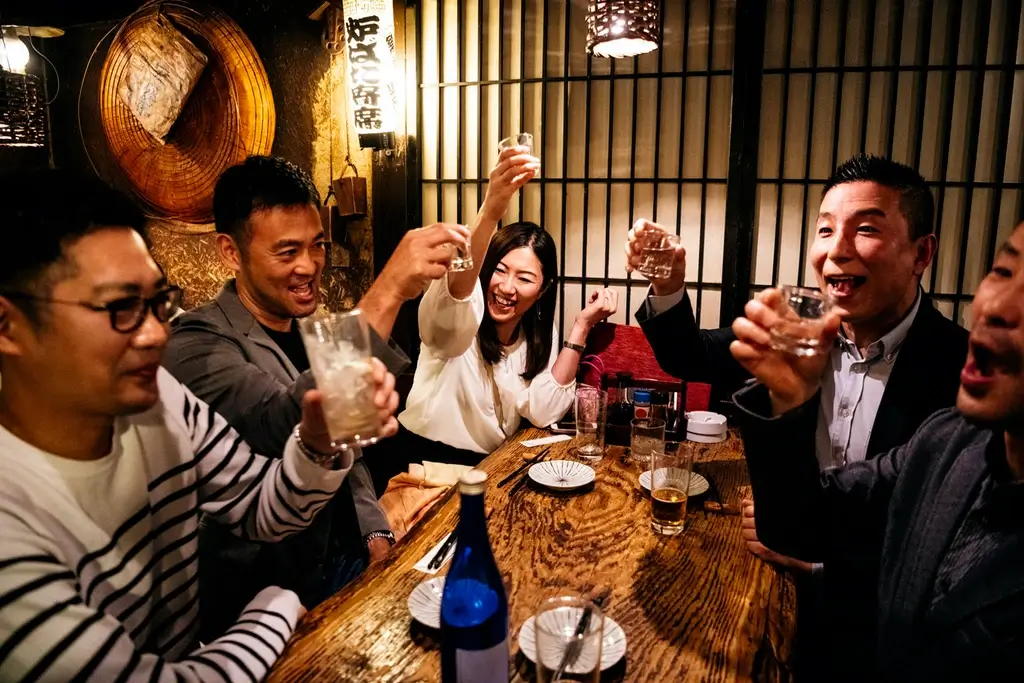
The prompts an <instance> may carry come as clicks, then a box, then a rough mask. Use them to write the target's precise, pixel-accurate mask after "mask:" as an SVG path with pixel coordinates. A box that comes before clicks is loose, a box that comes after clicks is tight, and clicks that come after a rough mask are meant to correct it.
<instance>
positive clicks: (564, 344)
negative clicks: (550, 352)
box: [562, 340, 587, 353]
mask: <svg viewBox="0 0 1024 683" xmlns="http://www.w3.org/2000/svg"><path fill="white" fill-rule="evenodd" d="M562 348H564V349H569V350H571V351H575V352H576V353H583V352H584V351H586V350H587V347H586V346H584V345H583V344H573V343H572V342H571V341H568V340H566V341H564V342H562Z"/></svg>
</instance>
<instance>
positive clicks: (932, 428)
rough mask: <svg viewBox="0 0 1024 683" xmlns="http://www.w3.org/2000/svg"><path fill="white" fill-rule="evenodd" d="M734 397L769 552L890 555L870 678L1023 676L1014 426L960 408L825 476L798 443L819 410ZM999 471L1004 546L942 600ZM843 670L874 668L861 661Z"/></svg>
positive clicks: (754, 394)
mask: <svg viewBox="0 0 1024 683" xmlns="http://www.w3.org/2000/svg"><path fill="white" fill-rule="evenodd" d="M735 402H736V404H737V406H738V407H739V408H740V411H741V412H740V414H739V416H738V417H739V423H740V426H741V430H742V432H743V440H744V446H745V449H746V455H747V464H748V467H749V469H750V479H751V484H752V485H753V489H754V499H755V500H756V501H757V507H756V514H757V531H758V536H759V537H760V538H761V540H762V541H763V542H764V544H765V545H767V546H768V547H770V548H773V549H775V550H777V551H778V552H781V553H785V554H789V555H793V556H796V557H804V558H806V557H811V558H820V557H825V558H827V559H826V561H832V562H847V561H849V558H850V555H851V550H855V549H863V548H864V547H865V546H869V545H873V544H875V543H877V544H878V545H879V547H881V553H880V554H879V556H880V557H881V562H880V566H879V573H878V579H877V584H876V586H877V592H876V597H877V604H878V621H877V630H876V632H875V643H876V651H875V652H876V657H875V661H874V670H873V671H870V670H869V671H868V672H866V673H863V674H862V676H863V678H864V679H865V680H871V681H879V680H883V681H889V680H921V681H924V680H928V681H946V680H956V681H967V680H983V679H991V680H1021V677H1024V571H1022V568H1024V485H1022V484H1012V483H1009V482H1008V479H1009V474H1008V470H1007V466H1006V461H1005V449H1004V446H1003V435H1002V432H994V431H993V430H992V429H989V428H986V427H985V426H981V425H975V424H971V423H970V422H968V421H967V420H966V419H965V418H964V417H963V415H961V414H960V413H959V412H958V411H957V410H955V409H947V410H944V411H939V412H937V413H935V414H934V415H933V416H932V417H931V418H929V419H928V420H926V421H925V422H924V423H923V424H922V425H921V427H920V429H918V430H917V432H916V433H915V434H914V436H913V437H912V438H911V439H910V441H908V442H907V443H906V444H904V445H903V446H900V447H899V448H894V449H892V450H890V451H888V452H887V453H884V454H881V455H879V456H878V457H875V458H872V459H870V460H866V461H864V462H857V463H853V464H850V465H847V466H845V467H841V468H833V469H829V470H826V471H825V472H824V473H821V474H819V472H818V464H817V459H816V458H815V456H814V452H813V450H812V449H810V448H799V447H798V444H797V443H796V442H794V441H793V439H792V438H791V435H792V434H793V433H794V432H795V431H796V430H798V429H801V428H803V429H807V424H806V423H807V422H809V421H812V420H813V419H814V410H813V409H807V408H806V407H805V408H802V409H798V410H796V411H793V413H790V414H787V415H785V416H782V417H780V418H775V419H765V418H764V417H763V416H766V415H770V414H771V409H770V405H769V403H768V398H767V392H766V391H765V390H764V388H763V387H760V386H758V387H754V388H751V389H746V390H744V391H741V392H739V393H737V394H736V396H735ZM809 405H810V406H811V407H812V408H813V406H814V405H816V403H813V402H811V403H809ZM801 422H804V423H805V424H803V425H801V424H800V423H801ZM812 424H813V423H812ZM801 451H803V452H801ZM987 477H992V478H993V480H994V481H996V482H1004V484H1005V485H1004V486H1003V488H1002V489H1001V493H1002V497H1000V498H999V499H997V498H995V497H993V503H1001V505H999V506H993V507H986V513H985V514H986V516H987V518H988V519H990V520H991V523H990V524H991V526H989V529H990V533H992V534H993V536H992V538H993V539H994V542H993V544H992V546H991V552H990V553H989V554H988V555H987V556H986V557H985V558H984V559H983V560H982V561H979V562H977V563H976V564H975V565H974V566H973V567H972V568H971V569H970V570H969V571H968V573H967V574H966V575H965V576H964V578H963V579H962V580H961V581H960V582H959V583H957V584H954V585H953V587H952V589H951V590H949V591H948V592H947V593H936V575H937V572H938V570H939V567H940V565H941V563H942V560H943V557H944V556H945V554H946V551H947V549H948V548H949V546H950V543H951V542H952V541H953V538H954V537H955V536H956V532H957V530H958V529H959V528H960V526H961V524H962V522H963V520H964V518H965V516H966V514H967V512H968V510H970V509H971V507H972V505H974V504H975V502H976V500H977V498H978V495H979V489H980V486H981V483H982V481H983V480H984V479H986V478H987ZM989 515H991V516H990V517H988V516H989ZM866 655H867V653H866V652H864V651H863V650H862V651H861V652H859V653H856V654H855V656H856V657H857V658H858V659H861V660H865V659H867V656H866ZM836 656H839V655H838V653H836ZM836 664H838V665H840V666H842V667H845V668H846V669H848V670H853V671H856V670H861V671H863V667H862V663H861V662H857V661H854V660H853V659H851V658H850V657H849V656H846V657H843V659H842V661H839V662H836ZM830 680H837V679H835V678H833V679H830Z"/></svg>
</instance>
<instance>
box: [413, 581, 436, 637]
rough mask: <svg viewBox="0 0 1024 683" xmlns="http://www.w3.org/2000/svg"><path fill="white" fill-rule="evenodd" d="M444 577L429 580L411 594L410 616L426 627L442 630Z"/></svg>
mask: <svg viewBox="0 0 1024 683" xmlns="http://www.w3.org/2000/svg"><path fill="white" fill-rule="evenodd" d="M442 593H444V577H443V576H438V577H435V578H433V579H427V580H426V581H424V582H423V583H421V584H419V585H418V586H416V587H415V588H413V589H412V593H410V594H409V614H411V615H412V618H413V619H415V620H416V621H418V622H420V623H421V624H423V625H424V626H429V627H430V628H441V594H442Z"/></svg>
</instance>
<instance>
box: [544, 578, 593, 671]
mask: <svg viewBox="0 0 1024 683" xmlns="http://www.w3.org/2000/svg"><path fill="white" fill-rule="evenodd" d="M534 630H535V632H536V637H537V647H536V650H537V681H538V683H555V682H557V681H567V682H568V681H586V682H587V683H598V681H600V680H601V646H602V645H603V643H602V640H603V638H604V613H603V612H601V608H600V607H598V606H597V605H595V604H594V603H592V602H590V601H589V600H586V599H584V598H577V597H560V598H550V599H548V600H545V601H544V603H543V604H542V605H541V606H540V609H539V610H538V611H537V617H536V619H535V620H534Z"/></svg>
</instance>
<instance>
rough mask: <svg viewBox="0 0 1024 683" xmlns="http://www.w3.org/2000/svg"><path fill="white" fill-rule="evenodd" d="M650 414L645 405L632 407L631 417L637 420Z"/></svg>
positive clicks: (643, 418)
mask: <svg viewBox="0 0 1024 683" xmlns="http://www.w3.org/2000/svg"><path fill="white" fill-rule="evenodd" d="M650 416H651V410H650V408H648V407H647V406H640V405H638V406H636V407H634V409H633V417H635V418H636V419H638V420H646V419H647V418H649V417H650Z"/></svg>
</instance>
